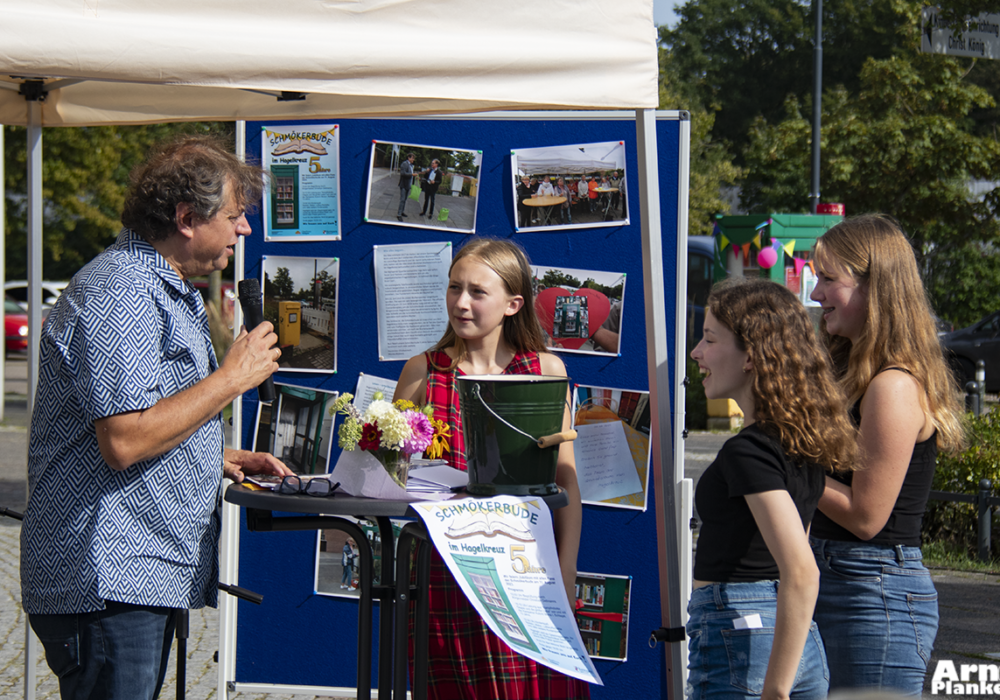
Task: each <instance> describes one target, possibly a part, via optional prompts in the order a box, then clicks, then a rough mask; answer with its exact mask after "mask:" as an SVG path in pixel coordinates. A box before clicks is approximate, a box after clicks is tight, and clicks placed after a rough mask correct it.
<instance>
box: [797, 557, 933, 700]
mask: <svg viewBox="0 0 1000 700" xmlns="http://www.w3.org/2000/svg"><path fill="white" fill-rule="evenodd" d="M812 547H813V553H814V554H815V555H816V564H817V565H818V566H819V572H820V588H819V600H818V601H817V602H816V613H815V615H814V619H815V620H816V623H817V624H818V625H819V631H820V634H821V635H823V643H824V644H825V645H826V655H827V659H828V660H829V663H830V670H831V675H830V689H831V690H834V689H838V688H865V689H875V690H892V691H896V692H899V693H903V694H906V695H920V694H921V691H922V690H923V686H924V675H925V674H926V673H927V663H928V661H929V660H930V658H931V650H932V649H933V648H934V637H935V636H937V628H938V604H937V599H938V596H937V591H936V590H934V583H933V582H932V581H931V575H930V572H929V571H927V569H926V568H924V565H923V562H922V561H921V560H922V558H923V557H922V556H921V553H920V548H919V547H904V546H901V545H899V546H896V547H881V546H877V545H870V544H864V543H857V542H835V541H832V540H820V539H813V540H812Z"/></svg>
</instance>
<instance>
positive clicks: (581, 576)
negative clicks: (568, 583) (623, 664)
mask: <svg viewBox="0 0 1000 700" xmlns="http://www.w3.org/2000/svg"><path fill="white" fill-rule="evenodd" d="M631 593H632V577H631V576H611V575H608V574H591V573H584V572H578V573H577V575H576V606H575V607H576V625H577V627H579V628H580V636H581V637H582V638H583V645H584V647H586V649H587V654H588V655H589V656H590V657H591V658H593V659H614V660H615V661H626V660H627V659H628V612H629V598H630V596H631Z"/></svg>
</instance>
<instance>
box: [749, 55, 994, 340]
mask: <svg viewBox="0 0 1000 700" xmlns="http://www.w3.org/2000/svg"><path fill="white" fill-rule="evenodd" d="M965 75H966V71H965V70H964V68H963V66H962V63H961V62H960V61H959V60H957V59H954V58H949V57H946V56H940V55H932V54H918V53H914V54H912V55H911V56H910V57H909V58H908V59H907V58H903V57H901V56H897V57H894V58H891V59H887V60H882V61H876V60H872V59H869V61H868V62H867V63H866V64H865V67H864V69H863V70H862V73H861V83H862V88H861V91H860V92H859V93H858V94H856V95H852V94H850V93H848V92H847V91H846V90H845V89H843V88H838V89H835V90H831V91H829V92H828V93H827V94H826V95H825V96H824V101H823V130H822V139H823V142H822V152H823V160H822V170H821V181H822V183H823V190H822V191H823V198H824V199H825V200H827V201H835V202H842V203H844V205H845V206H846V209H847V211H848V212H850V213H862V212H869V211H880V212H886V213H889V214H891V215H893V216H895V217H896V218H897V219H898V220H899V221H900V223H901V224H902V226H903V228H904V230H906V231H907V233H908V234H909V236H910V238H911V240H912V241H913V244H914V249H915V251H916V254H917V257H918V259H919V260H920V261H921V264H922V268H923V269H924V271H925V279H926V280H927V286H928V289H929V291H930V293H931V299H932V302H933V303H934V306H935V308H936V309H937V312H938V314H939V315H941V316H943V317H945V318H949V319H951V320H952V321H954V322H956V323H960V322H961V321H960V319H961V320H969V319H971V320H975V319H977V318H979V317H980V316H982V315H983V314H984V313H986V312H987V311H990V310H994V308H995V306H996V301H995V289H996V287H988V289H989V290H990V292H991V293H990V294H979V293H978V290H975V291H971V290H969V291H967V292H965V293H961V294H952V293H951V291H950V289H949V288H950V286H952V285H957V287H956V288H957V289H968V288H970V287H971V286H974V285H977V284H978V285H980V286H981V287H980V288H982V287H983V282H984V280H983V279H977V275H987V276H988V277H987V278H989V279H993V278H994V275H993V273H990V270H996V269H997V267H998V263H997V262H996V260H995V258H996V252H995V248H994V247H993V244H996V243H997V242H998V241H1000V225H998V222H997V217H998V216H1000V188H996V189H993V190H992V191H991V192H988V193H987V194H986V196H985V197H983V198H976V197H973V196H972V195H971V194H970V191H969V182H970V181H971V180H977V179H982V180H988V179H990V178H993V177H995V176H996V173H997V172H1000V144H998V143H997V141H996V140H995V139H993V138H992V137H982V136H977V135H976V134H974V133H970V132H969V131H967V130H965V129H964V128H963V127H964V126H966V125H967V124H968V122H969V119H968V115H969V114H970V112H971V111H972V110H973V109H974V108H988V107H991V106H993V105H994V100H993V98H992V96H991V95H989V94H988V93H987V92H986V91H985V90H983V89H982V88H980V87H978V86H976V85H974V84H972V83H970V82H969V81H968V80H965ZM786 108H787V113H786V117H785V119H784V120H782V121H779V122H778V123H776V124H768V123H766V122H765V121H764V120H763V119H759V120H758V121H757V123H756V124H755V126H754V128H753V129H752V131H751V134H750V145H749V147H748V149H747V151H746V161H747V168H748V173H747V186H746V187H745V188H744V190H743V198H742V201H743V204H744V206H745V207H746V208H747V209H748V210H750V211H788V212H795V211H806V209H807V205H808V202H807V199H806V197H807V188H806V186H805V183H807V182H808V162H809V159H808V153H809V148H810V141H811V131H810V125H809V123H808V122H807V120H806V119H805V118H804V117H803V116H802V112H801V110H800V109H799V104H798V101H797V100H795V99H794V98H790V99H789V100H788V103H787V105H786ZM984 254H985V256H986V257H985V258H983V255H984ZM938 275H941V278H940V279H938V277H937V276H938Z"/></svg>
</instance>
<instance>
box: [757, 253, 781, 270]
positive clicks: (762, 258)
mask: <svg viewBox="0 0 1000 700" xmlns="http://www.w3.org/2000/svg"><path fill="white" fill-rule="evenodd" d="M776 262H778V253H777V251H775V249H774V248H761V249H760V252H759V253H757V264H758V265H760V266H761V267H762V268H764V269H765V270H766V269H767V268H769V267H774V263H776Z"/></svg>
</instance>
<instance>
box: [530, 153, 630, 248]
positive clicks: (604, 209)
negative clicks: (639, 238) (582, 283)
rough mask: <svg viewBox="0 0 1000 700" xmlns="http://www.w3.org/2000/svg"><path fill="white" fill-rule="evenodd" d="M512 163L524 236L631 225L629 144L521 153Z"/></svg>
mask: <svg viewBox="0 0 1000 700" xmlns="http://www.w3.org/2000/svg"><path fill="white" fill-rule="evenodd" d="M510 160H511V172H512V173H513V178H514V179H513V182H512V183H511V191H512V192H513V195H514V198H513V202H514V211H515V217H514V220H515V228H516V229H517V230H518V231H522V230H524V229H527V228H531V229H536V230H544V229H552V230H555V229H565V228H589V227H594V226H623V225H625V224H627V223H628V208H627V206H626V197H625V143H624V142H623V141H608V142H604V143H585V144H577V145H574V146H548V147H545V148H520V149H517V150H514V151H511V154H510Z"/></svg>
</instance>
